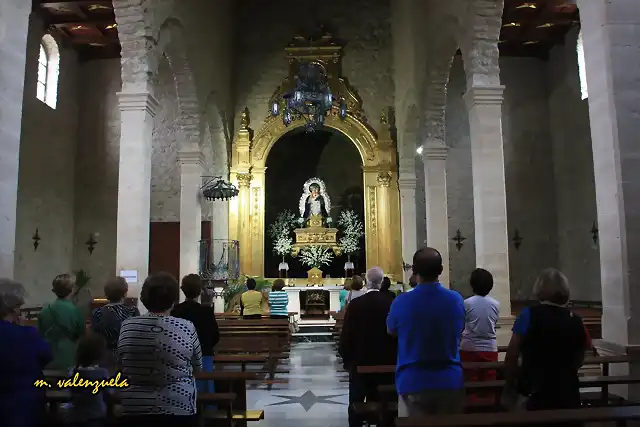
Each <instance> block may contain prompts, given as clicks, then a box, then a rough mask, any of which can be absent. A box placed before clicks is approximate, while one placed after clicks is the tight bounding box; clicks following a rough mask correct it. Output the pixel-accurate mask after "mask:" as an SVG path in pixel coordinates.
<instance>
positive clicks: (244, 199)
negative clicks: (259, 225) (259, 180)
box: [238, 173, 251, 274]
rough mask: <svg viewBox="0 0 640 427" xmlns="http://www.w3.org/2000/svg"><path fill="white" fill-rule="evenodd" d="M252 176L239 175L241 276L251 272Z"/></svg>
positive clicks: (246, 174)
mask: <svg viewBox="0 0 640 427" xmlns="http://www.w3.org/2000/svg"><path fill="white" fill-rule="evenodd" d="M250 187H251V174H248V173H240V174H238V192H239V193H238V236H239V238H238V240H239V242H240V274H246V273H248V272H249V271H251V191H250V190H251V188H250Z"/></svg>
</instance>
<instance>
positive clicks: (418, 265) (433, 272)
mask: <svg viewBox="0 0 640 427" xmlns="http://www.w3.org/2000/svg"><path fill="white" fill-rule="evenodd" d="M413 274H414V276H416V281H417V282H418V283H430V282H435V281H437V280H438V276H440V275H441V274H442V256H441V255H440V252H438V251H437V250H436V249H434V248H429V247H426V248H422V249H419V250H418V251H417V252H416V253H415V254H414V255H413Z"/></svg>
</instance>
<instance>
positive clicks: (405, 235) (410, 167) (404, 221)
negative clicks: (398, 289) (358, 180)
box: [398, 157, 418, 283]
mask: <svg viewBox="0 0 640 427" xmlns="http://www.w3.org/2000/svg"><path fill="white" fill-rule="evenodd" d="M416 181H417V180H416V170H415V159H414V158H413V157H410V158H406V159H400V177H399V179H398V186H399V188H400V224H401V228H402V260H403V262H405V263H407V264H411V261H412V259H413V254H415V252H416V250H417V249H418V237H417V227H416ZM410 274H411V271H407V272H405V273H404V276H405V277H404V282H405V283H407V282H408V275H410Z"/></svg>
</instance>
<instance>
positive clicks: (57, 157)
mask: <svg viewBox="0 0 640 427" xmlns="http://www.w3.org/2000/svg"><path fill="white" fill-rule="evenodd" d="M42 28H43V25H42V22H41V21H40V20H39V19H38V18H37V17H33V18H32V20H31V22H30V28H29V35H28V39H27V59H26V72H25V86H24V100H23V115H22V135H21V140H20V171H19V182H18V208H17V224H16V255H15V278H16V280H18V281H20V282H22V283H23V284H24V285H25V287H26V289H27V291H28V292H29V298H28V303H29V304H39V303H42V302H44V301H47V300H50V299H51V298H52V297H53V295H52V294H51V293H50V289H51V281H52V280H53V278H54V277H55V276H56V275H58V274H60V273H67V272H70V271H71V269H72V261H73V228H74V173H75V170H74V169H75V150H76V140H77V131H78V105H77V99H78V97H77V81H78V80H77V78H78V60H77V57H76V54H75V52H74V51H73V50H71V49H69V48H65V47H63V45H61V44H60V45H59V48H60V77H59V80H58V102H57V106H56V109H52V108H50V107H49V106H47V105H46V104H44V103H43V102H41V101H39V100H38V99H37V98H36V83H37V77H38V54H39V50H40V39H41V38H42V36H43V35H44V33H43V32H42ZM36 229H38V231H39V235H40V237H41V238H42V240H41V241H40V246H38V249H37V251H36V250H34V247H33V241H32V236H33V235H34V233H35V231H36Z"/></svg>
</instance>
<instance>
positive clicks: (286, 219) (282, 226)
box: [269, 210, 296, 259]
mask: <svg viewBox="0 0 640 427" xmlns="http://www.w3.org/2000/svg"><path fill="white" fill-rule="evenodd" d="M295 220H296V216H295V214H294V213H293V212H291V211H289V210H286V211H284V212H281V213H279V214H278V216H277V217H276V220H275V221H274V222H273V224H271V226H269V237H271V240H272V242H273V252H275V253H276V254H278V255H280V256H281V257H282V258H283V259H284V257H285V256H287V255H289V254H290V253H291V248H292V247H293V238H291V231H292V230H293V229H294V228H295Z"/></svg>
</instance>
